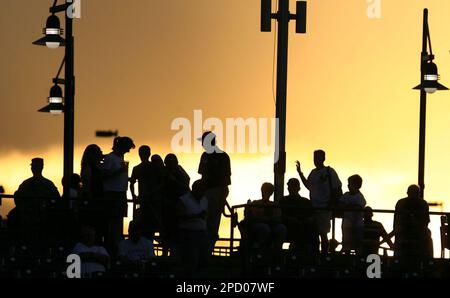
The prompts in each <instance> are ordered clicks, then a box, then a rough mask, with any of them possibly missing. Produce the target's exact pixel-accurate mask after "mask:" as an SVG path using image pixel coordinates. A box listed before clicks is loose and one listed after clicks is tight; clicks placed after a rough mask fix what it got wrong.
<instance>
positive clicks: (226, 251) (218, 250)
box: [0, 193, 450, 258]
mask: <svg viewBox="0 0 450 298" xmlns="http://www.w3.org/2000/svg"><path fill="white" fill-rule="evenodd" d="M15 198H16V196H15V195H11V194H1V193H0V205H1V200H2V199H15ZM20 198H21V199H40V200H44V201H47V202H50V203H52V204H54V203H57V202H58V201H60V200H61V202H63V199H62V198H58V197H24V196H20ZM64 201H66V200H64ZM68 201H71V202H81V203H82V206H84V207H86V206H87V205H88V204H89V203H90V202H105V203H106V202H108V199H107V198H96V199H95V200H90V199H83V198H71V199H70V200H68ZM126 202H127V203H133V211H134V210H135V208H136V204H139V201H137V200H133V199H127V200H126ZM225 206H226V211H228V213H227V212H226V211H225V210H224V212H223V215H224V216H225V217H227V218H229V219H230V231H229V232H230V236H229V238H220V239H218V241H219V242H228V243H229V244H228V245H216V246H215V248H214V251H213V253H214V255H218V256H230V255H232V254H233V253H235V252H237V251H238V249H239V246H235V243H240V242H241V240H242V238H237V237H236V233H235V228H236V227H237V226H238V223H239V215H238V210H243V209H245V208H246V207H248V206H250V205H249V204H240V205H234V206H230V205H229V204H228V202H227V203H226V205H225ZM296 208H297V209H310V210H311V209H312V210H314V211H330V212H338V211H339V212H360V213H362V212H363V210H362V209H360V210H355V209H354V208H342V207H335V208H331V207H313V208H299V207H296ZM372 212H373V213H374V214H375V213H381V214H402V213H408V214H411V213H421V214H423V211H422V212H420V211H418V212H411V211H403V212H399V211H395V210H387V209H373V210H372ZM428 214H429V215H432V216H433V215H434V216H441V218H440V223H441V226H440V240H441V258H444V257H445V249H450V239H449V240H447V236H448V222H447V218H450V212H435V211H429V212H428ZM133 217H134V214H133ZM331 229H332V230H331V233H332V239H335V234H336V233H335V230H336V225H335V217H332V225H331ZM389 235H390V237H392V236H394V234H393V232H391V233H389ZM158 249H159V248H158ZM380 249H382V250H383V254H385V255H386V254H387V251H390V250H392V249H391V248H387V247H383V246H380Z"/></svg>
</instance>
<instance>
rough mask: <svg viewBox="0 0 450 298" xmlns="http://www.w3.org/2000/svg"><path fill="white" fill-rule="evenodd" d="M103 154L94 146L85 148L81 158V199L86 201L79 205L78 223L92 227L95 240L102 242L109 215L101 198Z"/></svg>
mask: <svg viewBox="0 0 450 298" xmlns="http://www.w3.org/2000/svg"><path fill="white" fill-rule="evenodd" d="M102 166H103V152H102V150H101V149H100V147H99V146H98V145H96V144H91V145H88V146H87V147H86V149H85V150H84V152H83V156H82V158H81V173H80V176H81V183H82V189H81V198H82V199H83V200H86V201H87V204H85V203H84V202H83V203H81V204H80V213H79V217H80V221H81V223H82V224H84V225H89V226H92V227H93V228H94V229H95V231H96V234H97V240H98V241H99V242H103V240H104V238H105V237H106V232H107V221H108V219H109V215H108V214H107V212H106V210H105V208H106V204H107V202H106V201H105V200H104V197H103V178H102Z"/></svg>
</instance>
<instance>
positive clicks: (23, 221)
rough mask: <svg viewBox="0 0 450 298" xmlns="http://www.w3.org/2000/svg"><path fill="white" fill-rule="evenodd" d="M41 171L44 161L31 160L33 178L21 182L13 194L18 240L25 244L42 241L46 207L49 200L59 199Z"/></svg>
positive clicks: (53, 185) (51, 184)
mask: <svg viewBox="0 0 450 298" xmlns="http://www.w3.org/2000/svg"><path fill="white" fill-rule="evenodd" d="M43 169H44V160H43V159H42V158H33V159H32V160H31V172H32V173H33V177H31V178H28V179H27V180H25V181H24V182H22V184H20V186H19V188H18V189H17V191H16V192H15V194H14V195H15V199H14V202H15V204H16V207H17V211H18V214H19V219H20V220H19V221H20V231H21V237H20V238H22V241H25V242H33V243H36V242H37V241H42V237H44V235H43V232H44V231H43V228H44V227H45V211H46V206H47V205H48V204H49V202H50V200H51V199H56V200H57V199H59V198H60V195H59V192H58V189H57V188H56V186H55V184H53V182H52V181H50V180H48V179H47V178H44V177H43V176H42V170H43Z"/></svg>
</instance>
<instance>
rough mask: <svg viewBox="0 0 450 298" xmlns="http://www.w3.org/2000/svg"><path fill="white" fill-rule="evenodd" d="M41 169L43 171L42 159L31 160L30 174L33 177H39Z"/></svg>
mask: <svg viewBox="0 0 450 298" xmlns="http://www.w3.org/2000/svg"><path fill="white" fill-rule="evenodd" d="M43 169H44V159H43V158H40V157H36V158H33V159H32V160H31V172H32V173H33V176H34V177H41V176H42V170H43Z"/></svg>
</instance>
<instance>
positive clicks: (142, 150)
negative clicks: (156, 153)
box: [139, 145, 152, 162]
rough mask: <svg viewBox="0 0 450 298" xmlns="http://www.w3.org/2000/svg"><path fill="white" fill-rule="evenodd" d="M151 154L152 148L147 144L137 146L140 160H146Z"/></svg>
mask: <svg viewBox="0 0 450 298" xmlns="http://www.w3.org/2000/svg"><path fill="white" fill-rule="evenodd" d="M151 154H152V150H151V149H150V147H149V146H147V145H143V146H141V147H139V157H140V158H141V161H142V162H144V161H148V160H149V159H150V155H151Z"/></svg>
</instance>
